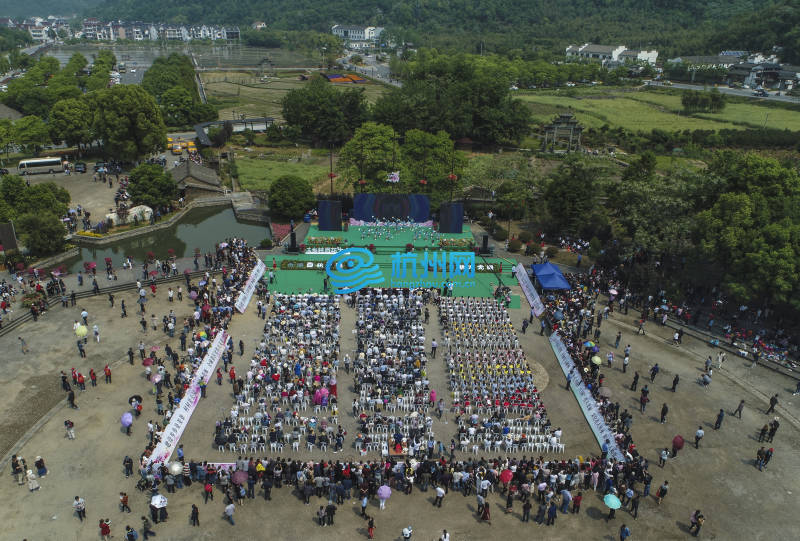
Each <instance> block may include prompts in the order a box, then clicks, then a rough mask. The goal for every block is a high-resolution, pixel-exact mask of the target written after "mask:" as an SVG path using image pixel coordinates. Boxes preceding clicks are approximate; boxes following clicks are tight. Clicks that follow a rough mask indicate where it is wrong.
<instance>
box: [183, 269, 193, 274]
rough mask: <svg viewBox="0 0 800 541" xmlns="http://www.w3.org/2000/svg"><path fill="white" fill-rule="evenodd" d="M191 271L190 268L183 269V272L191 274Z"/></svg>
mask: <svg viewBox="0 0 800 541" xmlns="http://www.w3.org/2000/svg"><path fill="white" fill-rule="evenodd" d="M190 272H191V271H190V270H189V269H183V274H189V273H190Z"/></svg>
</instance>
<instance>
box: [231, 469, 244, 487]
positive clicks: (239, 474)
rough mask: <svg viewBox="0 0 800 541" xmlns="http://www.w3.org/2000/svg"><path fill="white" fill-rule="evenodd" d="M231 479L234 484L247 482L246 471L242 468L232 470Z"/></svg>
mask: <svg viewBox="0 0 800 541" xmlns="http://www.w3.org/2000/svg"><path fill="white" fill-rule="evenodd" d="M231 481H233V484H234V485H243V484H244V483H246V482H247V472H246V471H244V470H237V471H235V472H233V476H231Z"/></svg>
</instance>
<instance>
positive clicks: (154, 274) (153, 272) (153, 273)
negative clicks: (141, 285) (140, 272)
mask: <svg viewBox="0 0 800 541" xmlns="http://www.w3.org/2000/svg"><path fill="white" fill-rule="evenodd" d="M150 276H158V271H150Z"/></svg>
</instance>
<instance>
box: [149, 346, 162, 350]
mask: <svg viewBox="0 0 800 541" xmlns="http://www.w3.org/2000/svg"><path fill="white" fill-rule="evenodd" d="M159 349H161V346H153V347H151V348H150V351H158V350H159Z"/></svg>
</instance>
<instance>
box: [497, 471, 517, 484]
mask: <svg viewBox="0 0 800 541" xmlns="http://www.w3.org/2000/svg"><path fill="white" fill-rule="evenodd" d="M512 477H514V474H513V473H512V472H511V470H503V471H502V472H501V473H500V482H501V483H508V482H509V481H511V478H512Z"/></svg>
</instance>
